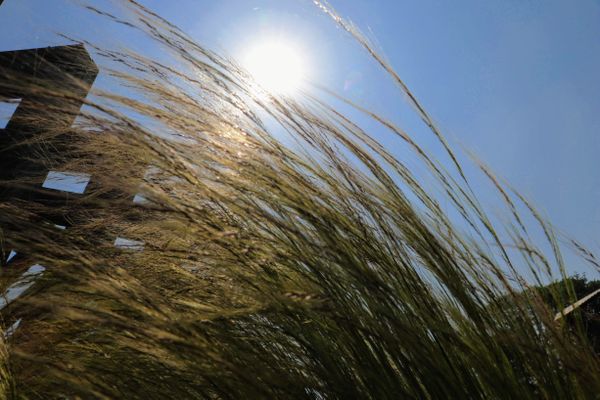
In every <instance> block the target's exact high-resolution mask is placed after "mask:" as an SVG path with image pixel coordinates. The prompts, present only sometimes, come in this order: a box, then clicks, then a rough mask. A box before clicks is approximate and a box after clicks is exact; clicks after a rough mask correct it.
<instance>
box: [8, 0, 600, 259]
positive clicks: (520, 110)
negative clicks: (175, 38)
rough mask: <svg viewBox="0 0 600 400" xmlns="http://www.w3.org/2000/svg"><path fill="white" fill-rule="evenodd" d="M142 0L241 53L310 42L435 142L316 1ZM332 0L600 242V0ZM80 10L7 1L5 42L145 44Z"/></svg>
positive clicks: (392, 113)
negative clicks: (74, 39)
mask: <svg viewBox="0 0 600 400" xmlns="http://www.w3.org/2000/svg"><path fill="white" fill-rule="evenodd" d="M99 2H100V3H103V4H104V3H105V0H99ZM142 3H143V4H146V5H148V6H149V7H150V8H152V9H154V10H156V11H157V12H158V13H160V14H161V15H164V16H165V17H166V18H167V19H170V20H171V21H173V22H175V23H176V24H177V25H179V26H181V27H182V28H183V30H184V31H186V32H187V33H189V34H190V35H191V36H193V37H194V38H196V39H197V40H198V41H200V42H201V43H202V44H205V45H206V46H208V47H211V48H214V49H216V50H218V51H221V52H225V53H228V54H230V55H232V56H233V57H239V56H240V54H241V52H242V51H243V49H244V48H246V47H247V46H249V45H251V44H252V43H253V42H254V41H256V40H260V38H261V37H265V36H270V35H271V36H272V35H281V36H285V37H287V38H289V39H290V40H293V41H294V42H296V43H297V44H298V45H299V46H300V47H303V48H305V49H306V51H307V53H310V57H309V59H310V64H311V71H312V73H311V79H312V80H313V81H315V82H317V83H319V84H322V85H325V86H327V87H329V88H332V89H333V90H335V91H338V92H340V93H341V94H344V95H345V96H348V97H350V98H351V99H353V100H356V101H358V102H359V103H361V104H363V105H366V106H367V107H368V108H371V109H374V110H375V111H377V112H380V113H382V114H384V115H385V116H387V117H389V118H390V119H392V120H394V121H395V122H397V123H398V124H399V125H400V126H402V127H403V128H405V129H406V130H407V131H409V132H410V133H412V134H413V135H415V136H416V137H417V138H418V139H419V140H420V142H421V143H424V145H425V146H428V145H431V146H435V145H434V144H433V140H432V139H431V136H430V135H429V134H428V133H427V131H426V129H424V127H423V126H422V124H420V122H419V120H418V118H416V116H415V115H414V113H412V110H411V109H410V107H408V106H407V104H406V101H405V99H403V97H402V96H401V95H399V94H398V92H397V90H395V89H393V88H392V87H391V85H390V81H389V79H387V78H386V77H385V75H384V74H383V73H382V72H381V71H380V70H379V69H378V68H377V66H376V65H374V63H373V62H372V61H371V60H370V59H369V58H368V57H367V56H366V55H365V54H364V52H362V51H361V49H360V48H359V47H358V46H357V45H356V43H355V42H354V41H353V40H352V39H351V38H350V37H349V36H348V35H347V34H345V33H344V32H343V31H342V30H341V29H339V28H337V27H336V26H335V25H334V24H333V23H332V21H330V20H329V19H328V18H327V17H326V16H325V15H324V14H323V13H321V12H319V11H318V10H317V8H316V7H314V6H313V5H312V2H311V1H309V0H201V1H200V0H177V1H166V0H144V1H142ZM331 4H332V5H333V6H334V7H335V8H337V10H338V11H339V13H340V14H341V15H342V16H344V17H347V18H348V19H350V20H352V21H353V22H354V23H355V24H356V25H357V26H358V27H359V28H360V29H361V30H362V31H363V32H365V33H366V34H367V36H368V37H369V38H371V39H372V40H373V42H374V43H376V44H377V46H378V49H379V50H380V51H381V52H382V53H383V54H385V56H386V58H387V59H388V60H389V62H390V63H391V65H392V66H393V67H394V68H395V69H396V70H397V71H398V73H399V74H400V76H401V77H402V78H403V79H404V81H405V82H406V83H407V84H408V86H409V87H410V88H411V90H412V91H413V92H414V93H415V94H416V95H417V97H418V98H419V99H420V101H421V102H422V103H423V104H424V105H425V106H426V108H427V109H428V111H429V112H430V114H431V115H432V116H433V118H434V119H435V120H436V122H437V123H438V125H439V126H440V127H441V128H442V131H443V132H444V133H445V134H446V135H447V136H448V137H449V139H450V140H451V142H452V143H453V145H454V146H464V147H466V148H468V149H471V150H473V151H475V153H476V154H477V155H478V156H479V157H480V158H481V159H483V160H484V161H485V162H487V163H488V164H489V165H491V167H492V168H493V170H494V171H495V172H496V173H497V174H498V175H500V176H501V177H503V178H506V179H507V180H508V181H509V182H510V183H511V184H512V185H513V186H515V187H516V188H517V189H519V190H520V191H521V192H522V193H524V194H525V195H526V196H527V197H528V198H530V199H531V200H532V201H533V202H534V204H535V205H536V206H537V207H538V208H539V209H540V210H541V211H542V213H543V214H544V215H546V216H547V217H548V218H549V219H550V220H551V221H553V222H554V223H555V225H556V227H557V228H559V229H560V230H562V231H564V232H566V233H568V234H570V235H571V236H573V237H575V238H577V239H579V240H581V241H582V242H584V243H585V244H587V245H588V246H590V247H591V248H592V250H600V168H599V167H600V161H599V160H598V158H599V157H598V155H600V40H598V39H599V38H600V1H598V0H577V1H564V0H563V1H558V0H544V1H533V0H495V1H477V0H460V1H459V0H456V1H442V0H419V1H417V0H411V1H401V0H331ZM80 14H81V13H80V11H78V9H77V7H76V6H73V5H72V4H69V2H68V1H66V0H51V1H49V0H5V2H4V4H3V5H2V6H0V50H12V49H17V48H26V47H40V46H45V45H50V44H59V43H64V42H65V40H64V39H61V38H57V37H56V36H55V35H53V34H52V32H59V31H60V32H70V33H72V34H73V35H74V36H78V35H81V34H84V35H90V36H94V37H102V38H103V40H105V41H106V43H121V44H122V45H123V46H128V47H135V46H136V45H139V46H143V44H142V42H137V41H136V39H135V38H131V37H123V36H121V35H119V34H118V32H115V31H114V30H111V29H108V27H105V26H101V25H94V24H92V23H90V20H88V19H86V18H85V17H84V16H81V15H80ZM111 28H112V26H111ZM373 129H376V128H374V127H373ZM375 134H376V135H377V132H375ZM380 139H381V140H382V141H383V142H384V143H386V144H387V145H389V146H390V147H393V146H396V144H395V143H394V142H392V141H389V140H388V138H387V137H385V136H383V133H382V136H381V137H380ZM433 151H435V150H433ZM398 152H400V153H401V150H400V149H398ZM485 199H486V193H485V191H484V195H483V200H484V201H485ZM575 269H577V268H575Z"/></svg>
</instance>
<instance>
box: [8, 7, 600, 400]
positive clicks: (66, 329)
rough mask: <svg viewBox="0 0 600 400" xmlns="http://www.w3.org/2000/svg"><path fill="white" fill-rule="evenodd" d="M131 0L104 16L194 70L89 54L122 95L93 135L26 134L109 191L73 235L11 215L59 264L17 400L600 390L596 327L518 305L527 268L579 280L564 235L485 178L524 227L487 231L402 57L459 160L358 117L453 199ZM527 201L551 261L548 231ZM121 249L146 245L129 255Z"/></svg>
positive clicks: (33, 207)
mask: <svg viewBox="0 0 600 400" xmlns="http://www.w3.org/2000/svg"><path fill="white" fill-rule="evenodd" d="M121 3H122V4H123V5H124V6H126V7H127V8H128V10H129V11H130V14H129V16H128V19H127V20H125V19H121V18H122V17H120V16H116V15H111V14H108V13H106V12H104V11H100V10H97V9H95V8H93V7H91V6H90V7H89V8H88V11H89V12H92V13H99V14H100V13H102V14H101V15H103V18H106V19H109V20H112V21H113V22H115V23H121V24H127V26H129V27H130V29H132V30H136V31H138V32H143V33H144V34H145V35H147V37H149V38H151V39H152V40H154V42H155V43H156V44H157V46H161V47H160V48H161V49H162V50H163V51H164V52H165V54H169V55H170V57H173V59H174V60H177V62H178V64H179V65H180V66H181V67H180V68H173V67H172V66H171V65H170V64H167V63H165V62H159V61H157V60H153V59H149V58H146V57H143V56H141V55H139V54H135V53H133V52H122V51H115V50H111V49H107V48H99V47H95V45H94V43H86V45H87V46H88V48H89V49H95V51H96V54H97V56H98V57H102V59H103V60H99V62H101V63H102V65H104V69H103V71H104V73H105V74H107V75H110V76H111V77H112V79H113V80H114V82H118V83H119V85H120V88H127V94H122V91H121V90H116V89H115V90H111V89H110V88H108V89H105V90H101V89H96V90H95V91H94V93H93V96H91V97H90V98H89V100H88V102H87V104H86V107H85V108H84V110H83V112H82V115H81V117H80V118H79V120H78V122H77V124H76V125H75V126H74V127H72V128H70V129H68V130H52V129H50V130H49V131H48V132H47V134H45V135H42V137H39V138H37V139H36V141H35V143H33V144H32V143H28V144H27V145H28V146H31V145H33V146H36V145H39V146H40V148H43V149H44V152H45V153H44V154H46V155H47V160H48V161H47V162H48V163H49V164H51V165H48V167H49V168H53V169H56V170H65V171H82V172H89V173H91V174H92V176H93V184H91V185H90V187H89V188H88V190H87V191H86V194H85V196H83V197H82V198H80V199H71V200H70V201H71V202H70V203H69V208H68V209H67V208H65V209H60V211H61V212H63V211H64V212H69V213H70V214H69V218H70V219H71V220H72V221H73V226H71V227H69V228H68V229H67V230H65V231H64V233H59V232H57V231H56V229H55V228H54V227H53V226H52V225H50V224H44V223H43V221H41V220H40V219H39V218H38V216H40V215H49V214H52V213H56V212H57V209H56V208H53V209H45V206H43V205H41V204H38V203H34V202H31V201H30V202H16V201H13V202H9V201H7V202H5V203H2V204H0V208H1V210H2V212H1V213H0V220H1V222H2V226H11V227H13V229H12V230H10V231H7V234H6V237H5V242H6V243H7V244H6V246H13V247H16V248H19V249H22V250H25V251H26V253H27V254H28V260H27V262H29V261H31V262H33V261H35V262H41V263H42V264H44V265H46V266H47V267H48V271H47V273H46V274H45V275H44V277H43V278H42V280H40V281H39V282H38V283H37V285H36V286H35V289H34V291H35V293H32V294H31V295H30V296H28V297H27V298H25V299H23V300H21V301H19V302H16V303H15V304H13V305H11V306H10V307H9V308H8V309H7V310H6V312H5V314H6V317H5V318H10V317H13V318H16V317H20V318H23V322H22V324H21V326H20V327H19V330H17V331H16V333H15V334H14V335H13V336H12V337H11V338H10V340H9V351H8V353H7V354H8V357H9V360H8V363H7V364H8V366H9V367H10V371H11V376H10V379H12V380H13V381H14V385H8V384H6V385H5V386H4V387H5V392H6V393H7V394H6V396H7V397H13V398H128V399H133V398H143V399H164V398H174V399H184V398H185V399H187V398H224V399H226V398H232V399H241V398H282V399H283V398H285V399H288V398H312V399H334V398H340V399H342V398H343V399H346V398H371V399H385V398H415V399H437V398H470V399H478V398H481V399H484V398H485V399H488V398H519V399H534V398H535V399H538V398H548V399H570V398H573V399H580V398H596V397H597V394H598V393H600V379H598V377H599V376H600V363H599V362H598V359H597V357H596V356H595V355H594V353H593V351H592V350H591V347H590V346H589V344H588V343H587V342H586V339H585V335H584V333H583V331H582V330H581V329H579V330H577V329H575V330H573V329H565V328H564V327H563V326H562V325H561V322H558V323H557V322H555V321H554V319H553V318H554V310H551V309H549V308H548V306H546V305H545V303H543V302H542V301H541V300H540V297H539V296H538V295H536V293H535V291H527V294H528V295H527V296H522V295H518V293H519V292H521V291H522V290H523V289H524V288H526V287H527V284H526V282H525V280H524V279H523V275H524V273H527V274H532V275H533V276H537V277H539V279H540V281H541V280H543V279H547V278H549V277H551V275H552V271H553V266H556V267H555V268H558V270H562V271H564V265H563V264H562V261H561V260H562V258H561V255H560V247H559V245H558V242H557V240H556V238H555V236H554V235H553V233H552V231H551V229H550V225H549V224H547V223H546V222H545V221H544V220H543V219H542V218H541V217H539V215H538V214H537V213H536V212H535V211H534V209H533V207H531V206H530V205H529V204H528V203H527V202H526V201H525V199H524V198H522V197H520V196H519V195H518V194H514V193H513V192H512V191H511V190H510V189H509V188H505V187H504V186H502V185H501V183H500V182H499V181H498V180H497V179H495V178H494V176H493V175H492V174H491V173H490V172H489V171H488V170H487V169H486V168H485V167H482V169H483V170H484V171H485V173H487V174H488V176H489V178H490V180H491V182H492V183H493V184H494V185H495V186H496V188H497V190H498V191H499V195H500V197H501V198H502V199H503V200H504V201H505V202H506V205H507V211H508V212H507V216H508V218H511V221H510V222H507V225H506V226H498V225H497V223H494V222H492V221H493V220H492V219H491V218H490V217H489V216H488V215H487V214H486V212H485V211H484V209H483V207H482V206H481V205H480V203H479V201H478V199H477V197H476V194H475V193H474V190H473V189H472V188H471V187H470V185H469V181H468V180H467V178H466V176H465V174H464V173H463V171H462V167H461V166H460V163H459V161H458V158H457V157H456V156H455V155H454V153H453V152H452V149H451V147H450V145H448V144H447V143H446V142H445V140H444V138H443V136H442V134H441V132H440V130H439V129H438V128H437V127H435V125H434V124H433V123H432V122H431V121H432V120H431V118H430V117H429V116H428V114H427V113H426V112H425V110H424V109H423V107H422V106H421V105H420V104H419V103H418V101H417V100H416V97H415V96H413V95H412V94H410V92H409V90H408V88H407V87H406V85H405V84H404V83H403V82H402V81H401V80H400V78H399V77H398V75H396V74H395V73H394V72H393V71H392V70H391V68H390V67H389V66H387V65H385V64H383V66H384V68H385V69H386V70H387V72H389V73H390V74H392V78H393V79H394V80H395V81H396V83H398V85H399V89H400V90H402V91H404V92H405V93H408V94H409V101H411V102H412V103H413V105H414V106H415V108H416V109H417V112H418V113H419V114H420V115H421V116H422V118H423V120H424V121H425V123H427V125H429V126H430V128H431V130H432V132H433V133H434V134H435V135H436V137H437V138H438V139H439V140H440V141H441V143H442V144H443V146H445V148H446V150H447V152H448V154H449V155H450V158H451V160H454V161H453V163H452V165H450V166H448V165H443V164H442V163H440V162H438V161H436V160H435V159H434V158H432V157H431V156H430V155H428V154H427V152H426V151H425V150H423V148H421V147H420V146H419V144H418V143H417V141H416V140H415V139H414V138H413V137H411V136H410V134H409V133H407V132H405V131H403V130H402V129H401V128H400V127H398V126H395V125H394V124H393V123H391V122H389V121H388V120H386V119H384V118H383V117H381V116H379V115H376V114H374V113H371V112H369V111H367V110H363V109H360V107H358V106H357V110H358V111H361V112H365V113H367V115H369V116H370V118H372V119H373V120H374V121H376V122H378V123H379V124H380V125H381V126H382V127H384V128H386V129H387V131H388V132H389V134H390V135H393V136H394V137H395V138H396V139H397V140H398V143H403V144H404V145H406V146H409V147H410V148H411V149H412V150H413V152H414V154H415V156H416V157H417V158H418V159H419V160H420V162H421V163H422V164H423V165H424V166H426V167H427V168H428V169H429V170H430V172H431V174H432V176H433V177H435V182H436V185H437V186H436V187H431V186H428V187H426V186H424V185H422V184H421V183H420V181H419V180H418V179H417V178H416V177H415V175H414V173H413V172H412V171H411V170H410V169H409V167H408V166H407V165H406V164H405V163H403V160H400V159H397V158H395V157H394V155H393V154H392V153H391V152H390V151H389V150H388V149H386V148H385V147H384V146H383V145H382V144H381V143H380V142H379V141H378V140H377V139H376V138H375V137H374V136H373V135H371V134H370V133H369V132H367V131H365V130H363V129H361V127H360V126H358V125H357V124H356V123H354V122H353V121H351V120H350V119H348V118H347V117H346V116H344V115H343V114H342V113H340V112H338V111H337V110H336V109H335V108H333V107H331V106H330V105H328V104H327V103H326V102H325V101H323V100H321V99H319V98H318V97H317V96H314V95H309V94H306V95H304V96H301V97H298V98H284V97H278V96H274V95H270V94H265V93H262V92H260V90H258V89H256V87H255V86H254V85H253V84H252V83H251V82H250V81H249V78H248V77H247V76H246V75H245V73H244V72H243V71H241V70H240V69H239V68H238V67H237V66H236V64H235V63H233V62H231V61H230V60H228V59H225V58H222V57H220V56H218V55H217V54H215V53H212V52H210V51H208V50H207V49H205V48H203V47H201V46H200V45H198V44H196V43H195V42H193V41H192V40H191V39H189V38H188V37H187V36H185V35H184V34H183V33H182V32H181V31H180V30H178V29H177V28H176V27H175V26H173V25H172V24H170V23H169V22H167V21H165V20H163V19H162V18H161V17H160V16H158V15H155V14H153V13H152V12H150V11H149V10H147V9H145V8H144V7H143V6H141V5H139V4H137V3H136V2H135V1H132V0H130V1H125V0H123V1H122V2H121ZM323 7H327V6H326V5H323ZM327 10H329V9H327ZM328 12H331V11H328ZM331 13H332V15H333V16H334V17H335V14H333V12H331ZM123 18H124V17H123ZM335 19H336V20H337V22H338V23H341V24H342V26H344V27H346V28H347V29H348V30H349V31H351V32H352V33H354V34H356V35H357V38H358V39H359V43H361V44H363V45H364V46H365V48H367V49H368V50H369V51H371V52H372V55H373V56H374V57H375V58H376V60H377V61H381V59H379V58H378V56H377V54H376V53H375V52H373V51H372V50H371V48H370V46H369V44H368V42H366V41H365V40H363V39H361V38H360V36H358V34H357V33H356V32H355V31H354V30H353V29H352V28H351V27H350V25H347V24H346V23H345V22H343V21H342V20H341V19H339V18H338V17H335ZM30 87H31V90H32V91H37V92H38V93H39V92H40V91H44V90H47V88H45V87H44V86H43V84H41V83H40V84H37V85H36V84H32V85H30ZM47 94H48V95H49V96H56V97H57V98H64V97H68V96H69V93H56V91H54V92H52V93H47ZM266 120H269V121H271V122H269V123H267V122H266ZM273 121H275V122H276V123H277V124H278V126H279V127H282V128H284V129H285V132H287V135H289V136H290V137H292V138H293V139H294V140H295V143H296V145H294V146H291V145H284V143H283V141H282V139H281V136H280V135H281V134H280V133H277V132H276V131H275V130H273V129H269V128H268V127H272V126H273ZM31 123H36V121H35V120H34V119H33V120H32V121H31ZM48 143H59V144H60V146H59V147H60V148H61V149H62V150H61V153H60V154H58V155H57V154H52V153H51V152H50V151H49V150H48V148H51V147H50V146H47V144H48ZM24 183H26V182H13V183H12V184H14V185H17V184H18V185H23V184H24ZM439 192H441V193H443V194H444V199H445V200H446V201H447V202H448V203H447V204H450V206H449V207H451V209H452V211H448V209H447V208H442V206H441V205H440V204H441V201H442V199H441V198H440V197H438V196H434V194H433V193H439ZM136 193H141V194H143V196H144V197H145V199H146V201H145V202H144V204H143V205H134V204H133V203H132V202H131V199H132V197H133V195H135V194H136ZM523 208H525V209H529V210H530V213H531V215H530V217H531V216H532V218H529V217H528V218H527V219H533V220H536V221H537V222H538V223H539V224H541V226H542V229H543V231H544V232H545V233H546V235H547V239H548V241H549V243H550V244H551V246H550V248H551V249H552V250H553V251H552V252H551V253H547V254H544V252H543V251H542V250H540V249H538V246H536V245H535V244H534V243H533V242H532V241H531V240H530V239H529V237H528V234H527V232H528V230H527V229H530V227H528V226H525V224H524V222H523V221H524V220H526V218H525V217H524V216H522V215H521V214H520V211H519V210H521V209H523ZM450 214H452V215H455V214H456V215H459V216H460V220H459V221H457V220H456V219H455V218H451V217H450ZM46 225H47V226H46ZM506 227H508V232H509V239H510V240H511V241H510V242H508V241H507V239H506V238H505V237H504V236H505V235H504V234H503V233H502V232H504V229H505V228H506ZM116 236H120V237H125V238H128V239H131V240H137V241H143V242H144V250H143V251H123V250H119V249H115V248H114V246H113V241H114V238H115V237H116ZM23 262H26V261H23ZM534 283H535V282H534ZM558 300H559V304H565V303H566V302H568V301H570V300H571V299H568V298H565V299H562V300H561V299H558ZM3 354H4V353H3ZM2 376H5V374H3V375H2ZM7 379H8V378H4V379H2V382H9V380H7Z"/></svg>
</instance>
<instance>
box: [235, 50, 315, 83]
mask: <svg viewBox="0 0 600 400" xmlns="http://www.w3.org/2000/svg"><path fill="white" fill-rule="evenodd" d="M305 60H306V57H304V56H303V54H302V52H301V51H299V49H298V48H297V47H296V46H294V45H293V44H292V43H290V42H286V41H284V40H265V41H261V42H259V43H256V44H255V45H253V46H250V47H249V48H248V49H247V50H246V54H245V56H244V57H243V59H242V63H243V66H244V67H245V68H246V69H247V70H248V72H249V73H250V74H251V75H252V77H253V78H254V80H255V81H256V82H257V83H258V84H259V85H260V86H262V87H263V88H264V89H266V90H267V91H269V92H272V93H274V94H283V95H291V94H293V93H294V92H297V91H298V89H300V88H301V86H302V84H303V83H304V82H305V80H306V77H307V75H306V74H307V69H306V64H305Z"/></svg>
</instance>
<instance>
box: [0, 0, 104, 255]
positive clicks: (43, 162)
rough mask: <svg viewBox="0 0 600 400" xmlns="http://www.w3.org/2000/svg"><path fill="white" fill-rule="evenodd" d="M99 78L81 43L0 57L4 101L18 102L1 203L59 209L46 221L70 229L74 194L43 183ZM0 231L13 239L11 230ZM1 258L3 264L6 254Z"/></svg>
mask: <svg viewBox="0 0 600 400" xmlns="http://www.w3.org/2000/svg"><path fill="white" fill-rule="evenodd" d="M1 3H2V1H1V0H0V4H1ZM97 74H98V68H97V66H96V65H95V63H94V62H93V61H92V59H91V58H90V56H89V54H88V52H87V51H86V49H85V48H84V46H83V45H79V44H76V45H67V46H59V47H48V48H40V49H28V50H17V51H8V52H2V53H0V101H6V100H11V101H13V102H19V104H18V106H17V108H16V110H15V112H14V114H13V115H12V118H11V119H10V121H9V122H8V123H7V125H6V127H5V128H4V129H0V202H7V201H19V200H24V201H28V202H39V203H41V204H43V205H45V206H48V205H50V206H56V207H50V208H49V207H46V209H50V210H56V212H52V213H51V214H50V215H43V218H44V219H46V220H48V221H51V222H53V223H55V224H57V225H61V226H67V225H69V222H68V215H66V214H65V207H63V206H64V205H65V204H66V203H67V200H68V198H69V196H73V194H71V193H66V192H64V191H59V190H53V189H56V187H52V185H51V184H48V185H46V184H44V182H45V181H46V182H47V181H48V180H49V179H50V178H51V173H52V171H50V170H49V166H52V165H53V163H56V164H58V163H59V162H60V160H61V159H64V157H65V156H66V154H65V152H64V146H65V143H68V141H65V139H68V132H69V128H70V127H71V125H72V124H73V122H74V120H75V118H76V117H77V115H78V113H79V111H80V108H81V106H82V104H83V102H84V100H85V97H86V96H87V94H88V92H89V90H90V89H91V87H92V84H93V82H94V80H95V78H96V76H97ZM49 132H50V133H51V135H48V133H49ZM40 135H47V136H48V137H47V140H46V138H44V140H35V139H36V138H39V137H41V136H40ZM55 161H56V162H55ZM67 178H68V176H67ZM83 187H84V188H85V185H83ZM59 210H62V211H59ZM12 228H14V227H12ZM0 229H2V231H3V234H4V236H5V237H7V236H10V231H11V227H10V226H0ZM2 253H3V254H4V255H3V256H2V257H1V258H2V259H1V260H0V261H1V263H2V264H4V263H5V262H6V261H7V260H6V258H7V253H6V249H4V251H2Z"/></svg>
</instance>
